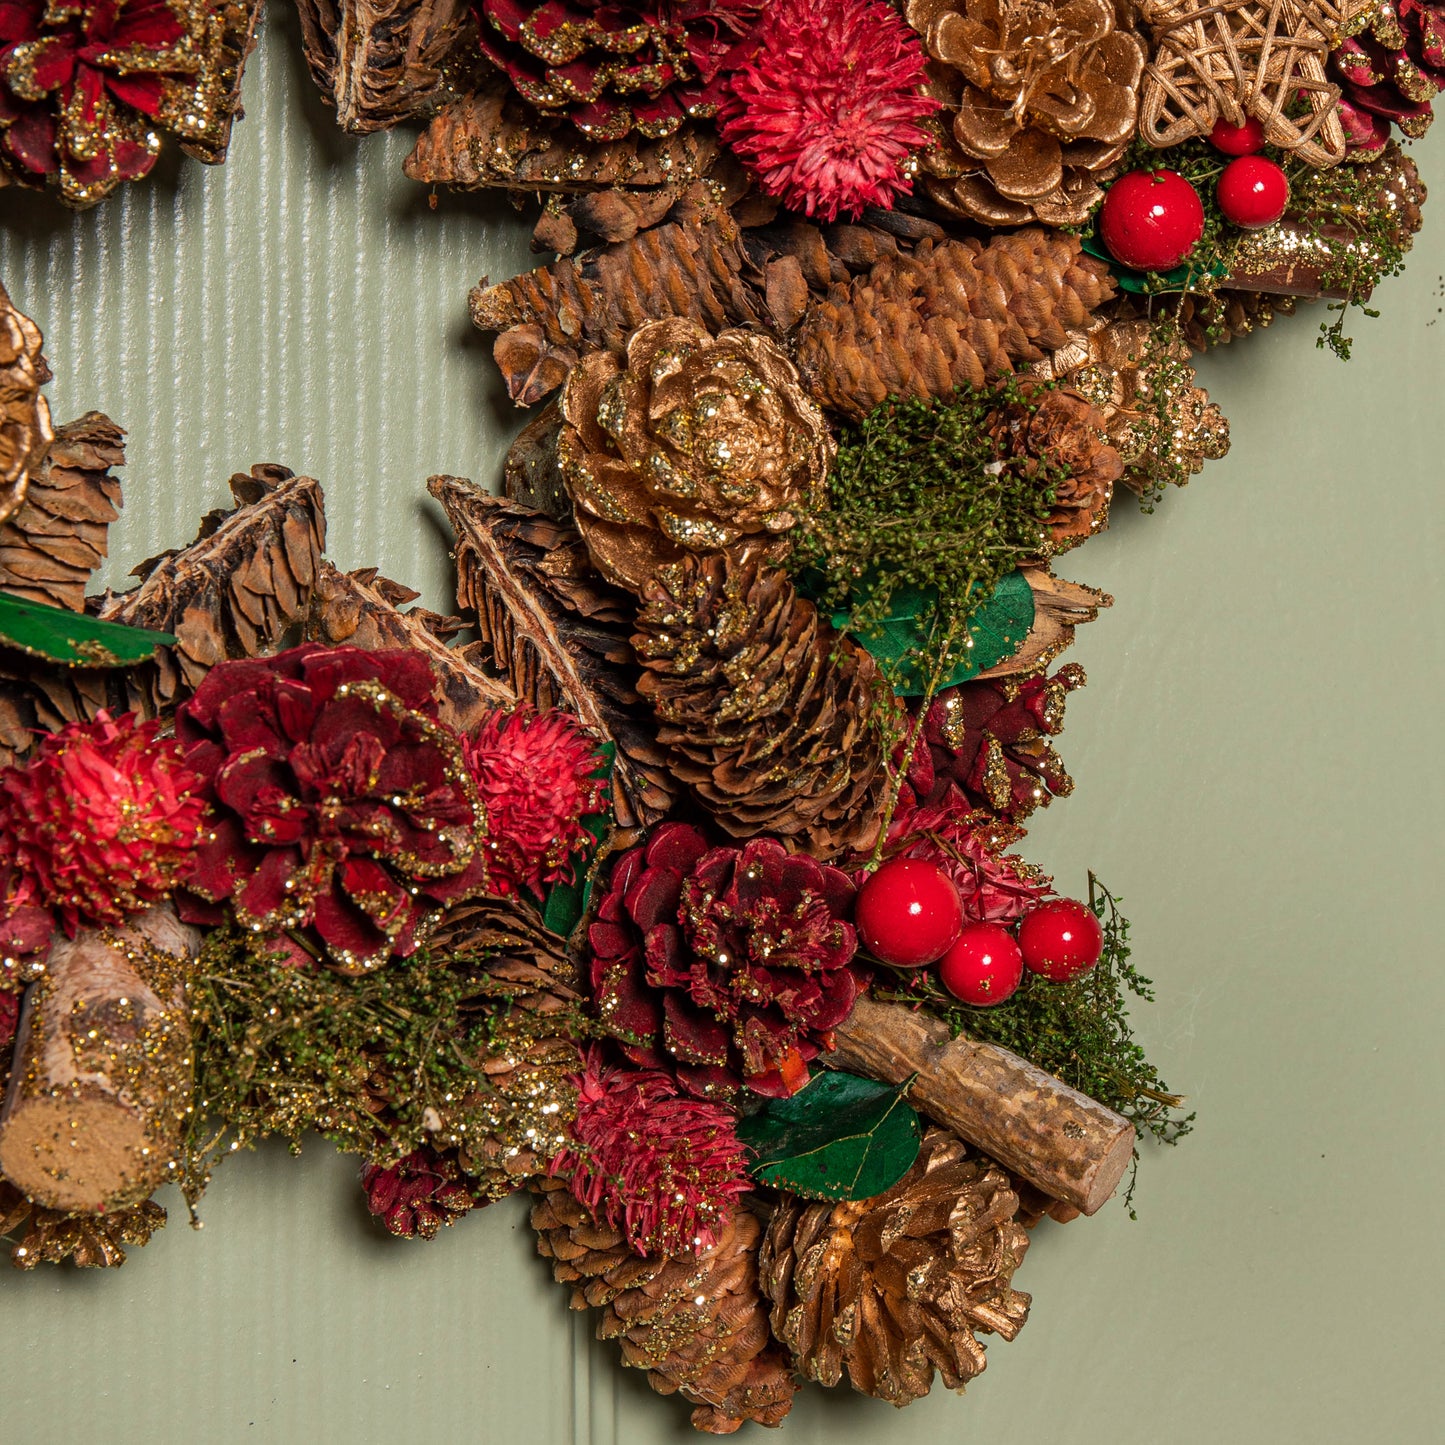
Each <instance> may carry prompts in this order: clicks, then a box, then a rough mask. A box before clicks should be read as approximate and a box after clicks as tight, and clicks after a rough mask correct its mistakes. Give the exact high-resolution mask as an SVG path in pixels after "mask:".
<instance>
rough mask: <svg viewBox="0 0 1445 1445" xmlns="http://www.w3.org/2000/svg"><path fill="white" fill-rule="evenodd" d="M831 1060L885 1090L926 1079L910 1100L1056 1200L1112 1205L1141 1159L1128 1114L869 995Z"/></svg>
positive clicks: (1090, 1207) (1087, 1207)
mask: <svg viewBox="0 0 1445 1445" xmlns="http://www.w3.org/2000/svg"><path fill="white" fill-rule="evenodd" d="M836 1037H837V1051H836V1052H835V1053H834V1054H832V1055H830V1056H829V1059H828V1062H829V1063H830V1064H836V1065H837V1066H838V1067H840V1068H846V1069H851V1070H852V1071H853V1072H855V1073H860V1074H865V1075H866V1076H867V1077H869V1078H871V1079H879V1080H881V1081H882V1082H884V1083H889V1084H901V1083H903V1081H904V1080H905V1079H908V1078H909V1077H910V1076H912V1075H914V1074H916V1075H917V1076H918V1077H917V1081H916V1082H915V1083H914V1085H913V1086H912V1088H911V1089H910V1091H909V1094H910V1097H911V1098H912V1099H913V1101H914V1102H915V1103H916V1104H917V1105H918V1106H919V1108H921V1109H922V1110H923V1111H924V1112H925V1113H927V1114H928V1115H930V1116H931V1117H932V1118H933V1119H936V1120H937V1121H938V1122H939V1123H940V1124H943V1125H945V1126H946V1127H947V1128H949V1129H952V1130H953V1132H954V1133H956V1134H958V1135H960V1136H961V1137H963V1138H964V1139H967V1140H968V1142H969V1143H970V1144H974V1145H977V1146H978V1148H980V1149H982V1150H983V1151H984V1153H985V1154H988V1155H990V1156H991V1157H992V1158H994V1159H997V1160H998V1161H999V1162H1000V1163H1001V1164H1003V1165H1004V1166H1005V1167H1007V1168H1008V1169H1010V1170H1012V1171H1013V1173H1015V1174H1018V1175H1020V1176H1021V1177H1022V1178H1024V1179H1026V1180H1027V1181H1028V1182H1029V1183H1030V1184H1032V1185H1034V1186H1035V1187H1037V1188H1038V1189H1041V1190H1042V1191H1043V1192H1044V1193H1045V1194H1047V1195H1048V1196H1049V1197H1050V1198H1051V1199H1061V1200H1063V1201H1064V1203H1066V1204H1072V1205H1073V1206H1074V1207H1075V1208H1076V1209H1079V1210H1080V1211H1082V1212H1083V1213H1084V1214H1094V1213H1096V1212H1097V1211H1098V1210H1099V1209H1100V1208H1102V1207H1103V1205H1104V1204H1105V1202H1106V1201H1107V1200H1108V1199H1109V1196H1110V1195H1112V1194H1113V1192H1114V1190H1115V1189H1116V1188H1117V1187H1118V1185H1119V1181H1120V1180H1121V1179H1122V1178H1123V1177H1124V1171H1125V1170H1126V1169H1127V1168H1128V1167H1129V1162H1130V1160H1131V1159H1132V1158H1133V1156H1134V1126H1133V1125H1132V1124H1131V1123H1130V1122H1129V1121H1128V1120H1127V1119H1126V1118H1124V1117H1123V1115H1121V1114H1116V1113H1115V1112H1114V1111H1113V1110H1112V1109H1106V1108H1105V1107H1104V1106H1103V1105H1102V1104H1100V1103H1098V1102H1096V1101H1095V1100H1093V1099H1090V1098H1089V1097H1088V1096H1087V1095H1085V1094H1081V1093H1079V1092H1078V1090H1077V1089H1071V1088H1069V1086H1068V1085H1067V1084H1065V1083H1063V1082H1062V1081H1061V1080H1059V1079H1056V1078H1054V1077H1053V1076H1052V1075H1051V1074H1046V1073H1045V1072H1044V1071H1043V1070H1042V1069H1040V1068H1037V1067H1036V1066H1035V1065H1033V1064H1031V1063H1029V1062H1028V1061H1027V1060H1026V1059H1021V1058H1020V1057H1019V1056H1018V1055H1017V1054H1014V1053H1011V1052H1010V1051H1009V1050H1008V1049H1004V1048H1000V1047H999V1046H998V1045H997V1044H986V1043H978V1042H975V1041H974V1040H971V1039H968V1038H964V1037H959V1038H956V1039H954V1038H950V1037H949V1029H948V1025H947V1024H945V1023H943V1022H942V1021H941V1020H938V1019H931V1018H929V1017H927V1016H926V1015H924V1014H921V1013H914V1012H913V1011H912V1010H910V1009H907V1008H903V1007H900V1006H899V1005H896V1004H882V1003H876V1002H875V1001H874V1000H872V999H868V998H861V999H859V1000H858V1002H857V1004H856V1005H855V1006H854V1009H853V1013H852V1015H851V1016H850V1017H849V1019H848V1020H847V1022H846V1023H843V1024H841V1025H840V1026H839V1027H838V1030H837V1035H836Z"/></svg>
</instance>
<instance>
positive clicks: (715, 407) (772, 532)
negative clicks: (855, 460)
mask: <svg viewBox="0 0 1445 1445" xmlns="http://www.w3.org/2000/svg"><path fill="white" fill-rule="evenodd" d="M562 414H563V417H564V418H565V424H564V426H563V428H562V432H561V436H560V437H559V439H558V444H557V459H558V462H559V464H560V466H561V470H562V477H563V480H564V481H565V482H566V485H567V490H568V491H569V492H570V494H571V496H572V501H573V503H574V505H575V508H576V518H577V526H578V528H579V529H580V530H581V532H582V537H583V540H584V541H585V542H586V543H587V548H588V551H589V552H590V553H591V556H592V560H593V562H594V563H595V564H596V566H597V569H598V571H600V572H601V573H602V574H603V576H604V577H606V578H607V579H608V581H610V582H615V583H618V584H619V585H621V586H623V587H627V588H630V589H631V590H632V591H634V592H640V591H641V590H642V587H643V584H644V583H645V582H646V581H647V580H648V578H649V577H651V576H653V574H654V573H656V572H657V570H658V568H660V567H662V566H664V565H666V564H667V563H669V562H675V561H677V560H678V559H679V558H680V557H683V556H686V555H688V554H689V553H695V552H716V551H721V550H726V551H727V552H729V553H730V554H731V555H733V556H734V557H736V558H738V559H742V558H746V557H772V558H776V557H777V556H779V555H780V554H781V553H782V552H783V551H784V550H785V549H786V547H787V542H786V540H785V539H784V537H783V535H782V534H783V533H785V532H786V531H787V530H788V528H789V527H791V526H792V525H793V522H794V520H795V516H794V510H793V509H794V508H797V507H799V506H806V505H811V504H815V503H816V502H817V501H818V499H819V497H820V494H821V490H822V487H823V479H824V476H825V475H826V473H827V470H828V462H829V460H830V457H831V451H832V444H831V441H830V440H829V436H828V430H827V426H826V424H825V423H824V421H823V417H822V414H821V413H820V412H819V411H818V408H817V407H816V406H814V405H813V403H812V402H811V401H810V400H809V399H808V395H807V393H806V392H805V391H804V390H803V387H802V385H801V383H800V382H799V380H798V373H797V371H796V370H795V369H794V367H793V364H792V363H791V362H790V361H789V360H788V358H787V357H786V356H784V355H783V353H782V351H780V350H779V349H778V347H777V345H776V344H775V343H773V342H772V341H769V340H768V339H767V337H765V336H760V335H758V334H756V333H755V332H751V331H741V330H737V331H724V332H722V333H721V335H719V336H717V337H713V336H710V335H709V334H708V333H707V331H705V330H704V329H703V328H702V327H701V326H699V325H698V324H697V323H696V322H693V321H687V320H684V319H682V318H681V317H671V318H669V319H667V320H664V321H655V322H651V323H649V324H648V325H645V326H642V327H640V328H639V329H638V330H637V331H635V332H633V334H632V336H631V337H630V338H629V339H628V342H627V351H626V355H622V354H620V353H617V352H594V353H593V354H591V355H590V356H587V357H585V358H584V359H583V360H582V362H581V363H580V364H579V365H578V366H577V367H576V368H575V370H574V371H573V372H572V375H571V377H570V378H569V379H568V382H567V387H566V390H565V391H564V392H563V395H562Z"/></svg>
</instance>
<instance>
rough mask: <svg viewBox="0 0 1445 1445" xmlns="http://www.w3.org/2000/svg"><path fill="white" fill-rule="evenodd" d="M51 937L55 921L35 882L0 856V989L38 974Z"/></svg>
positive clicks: (25, 980)
mask: <svg viewBox="0 0 1445 1445" xmlns="http://www.w3.org/2000/svg"><path fill="white" fill-rule="evenodd" d="M54 934H55V918H54V916H53V915H52V914H51V912H50V910H49V909H48V908H44V907H42V906H41V903H40V891H39V889H38V888H37V887H36V884H35V880H34V879H33V878H32V877H31V876H30V875H29V874H28V873H26V872H25V871H24V870H23V869H21V868H18V867H17V866H16V865H15V862H14V860H13V859H11V858H6V857H3V856H0V989H4V988H18V987H19V986H20V985H21V984H24V983H28V982H29V981H30V979H31V978H32V977H35V976H37V975H38V974H39V972H40V966H41V965H42V964H43V963H44V962H45V955H46V954H47V953H49V952H50V942H51V939H52V938H53V937H54Z"/></svg>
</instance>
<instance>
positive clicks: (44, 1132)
mask: <svg viewBox="0 0 1445 1445" xmlns="http://www.w3.org/2000/svg"><path fill="white" fill-rule="evenodd" d="M199 946H200V932H199V931H198V930H197V929H194V928H190V927H188V926H187V925H185V924H183V923H182V922H181V921H180V920H179V919H178V918H177V917H176V915H175V914H174V912H172V911H171V909H170V908H169V907H165V906H162V907H158V908H152V909H151V910H150V911H149V912H148V913H144V914H141V915H140V916H139V917H137V918H135V919H133V920H132V921H131V922H130V923H129V924H128V925H126V926H125V927H124V928H117V929H115V930H114V931H111V930H96V929H86V930H83V931H82V932H81V933H80V934H79V935H77V937H76V938H74V939H61V940H59V941H58V942H57V943H56V944H55V945H54V946H53V947H52V948H51V951H50V958H49V960H48V962H47V964H46V971H45V976H44V977H43V978H42V979H40V980H39V981H38V982H37V983H35V984H32V985H31V987H30V991H29V992H28V993H27V994H26V997H25V1005H24V1008H23V1011H22V1013H21V1016H20V1027H19V1032H18V1034H17V1036H16V1048H15V1065H14V1069H13V1071H12V1074H11V1082H10V1092H9V1096H8V1097H7V1098H6V1100H5V1107H4V1109H3V1111H0V1173H3V1174H4V1176H5V1177H6V1178H7V1179H8V1180H10V1182H11V1183H12V1184H14V1185H15V1186H16V1187H17V1188H19V1189H21V1190H23V1191H24V1193H25V1194H26V1195H27V1196H28V1197H29V1198H30V1199H31V1200H33V1201H34V1202H35V1203H36V1204H40V1205H43V1206H44V1207H45V1208H47V1209H64V1210H70V1211H83V1212H86V1213H92V1214H101V1213H105V1212H107V1211H109V1210H113V1209H121V1208H124V1207H126V1206H128V1205H132V1204H138V1203H140V1202H141V1201H142V1200H143V1199H145V1198H146V1197H147V1196H148V1195H149V1194H150V1193H151V1191H152V1190H153V1189H155V1187H156V1186H157V1185H158V1184H160V1183H161V1182H162V1181H163V1180H164V1179H165V1177H166V1174H167V1172H168V1170H170V1169H171V1168H172V1166H173V1161H174V1160H175V1157H176V1152H177V1148H178V1146H179V1143H180V1136H181V1128H182V1125H183V1124H184V1121H185V1118H186V1115H187V1113H188V1111H189V1109H190V1104H191V1079H192V1063H191V1028H190V1015H189V1011H188V1009H187V1007H186V1001H185V972H186V965H187V964H188V963H189V961H190V960H191V959H192V958H193V957H194V956H195V953H196V950H197V948H198V947H199Z"/></svg>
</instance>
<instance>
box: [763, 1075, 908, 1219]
mask: <svg viewBox="0 0 1445 1445" xmlns="http://www.w3.org/2000/svg"><path fill="white" fill-rule="evenodd" d="M912 1082H913V1081H912V1080H911V1079H910V1080H909V1081H908V1083H906V1084H903V1085H902V1086H901V1087H899V1088H896V1089H895V1088H893V1087H892V1086H891V1085H889V1084H878V1083H875V1082H874V1081H873V1080H872V1079H863V1078H859V1076H858V1075H857V1074H845V1073H842V1072H841V1071H838V1070H834V1069H825V1070H823V1071H822V1072H821V1073H819V1074H817V1075H815V1077H814V1078H813V1081H812V1082H811V1083H810V1084H809V1085H808V1086H807V1087H806V1088H805V1089H803V1090H802V1091H801V1092H800V1093H797V1094H794V1095H793V1097H792V1098H791V1099H770V1100H768V1103H767V1107H766V1108H764V1109H763V1110H762V1111H761V1112H760V1113H757V1114H753V1115H750V1116H749V1117H748V1118H746V1119H742V1120H740V1121H739V1123H738V1136H739V1138H741V1139H742V1141H743V1143H744V1144H746V1145H747V1146H748V1147H749V1148H750V1149H751V1150H752V1151H753V1154H754V1155H755V1156H756V1157H755V1162H754V1163H753V1165H752V1173H753V1177H754V1178H755V1179H758V1180H761V1181H762V1182H763V1183H765V1184H771V1185H772V1186H773V1187H774V1188H776V1189H788V1190H791V1191H792V1192H793V1193H794V1194H801V1195H803V1196H804V1198H806V1199H871V1198H872V1197H873V1196H874V1195H875V1194H882V1193H883V1191H884V1190H885V1189H891V1188H892V1187H893V1186H894V1185H895V1184H897V1183H898V1181H899V1180H900V1179H902V1178H903V1176H904V1175H905V1174H907V1173H908V1171H909V1170H910V1169H911V1168H912V1167H913V1161H914V1160H915V1159H917V1158H918V1144H919V1140H920V1138H921V1137H922V1128H921V1126H920V1124H919V1121H918V1115H917V1114H916V1113H915V1112H914V1111H913V1108H912V1106H911V1105H910V1104H909V1103H908V1100H907V1099H906V1098H905V1097H904V1095H905V1093H906V1092H907V1089H908V1084H911V1083H912Z"/></svg>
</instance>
